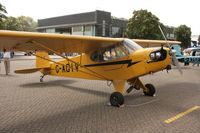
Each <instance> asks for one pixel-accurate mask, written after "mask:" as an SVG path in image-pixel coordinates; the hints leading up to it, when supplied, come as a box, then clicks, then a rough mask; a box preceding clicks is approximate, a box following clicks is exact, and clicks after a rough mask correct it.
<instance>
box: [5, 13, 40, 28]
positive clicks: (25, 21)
mask: <svg viewBox="0 0 200 133" xmlns="http://www.w3.org/2000/svg"><path fill="white" fill-rule="evenodd" d="M36 27H37V23H36V22H35V21H34V20H33V19H32V18H31V17H26V16H20V17H17V18H15V17H8V18H7V19H5V20H4V21H3V29H4V30H15V31H36V30H35V28H36Z"/></svg>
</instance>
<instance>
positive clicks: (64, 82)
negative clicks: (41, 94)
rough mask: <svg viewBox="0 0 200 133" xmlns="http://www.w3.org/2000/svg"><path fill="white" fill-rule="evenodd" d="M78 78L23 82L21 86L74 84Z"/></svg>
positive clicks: (35, 86) (37, 86)
mask: <svg viewBox="0 0 200 133" xmlns="http://www.w3.org/2000/svg"><path fill="white" fill-rule="evenodd" d="M75 82H76V80H69V79H67V80H52V81H45V82H43V83H41V82H37V83H27V84H21V85H20V87H23V88H39V87H40V88H41V87H47V86H59V85H63V84H72V83H75Z"/></svg>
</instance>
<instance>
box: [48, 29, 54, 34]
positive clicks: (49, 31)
mask: <svg viewBox="0 0 200 133" xmlns="http://www.w3.org/2000/svg"><path fill="white" fill-rule="evenodd" d="M46 33H55V29H46Z"/></svg>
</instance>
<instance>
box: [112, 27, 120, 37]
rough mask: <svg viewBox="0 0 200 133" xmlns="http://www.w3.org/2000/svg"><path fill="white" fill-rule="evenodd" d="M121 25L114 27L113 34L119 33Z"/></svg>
mask: <svg viewBox="0 0 200 133" xmlns="http://www.w3.org/2000/svg"><path fill="white" fill-rule="evenodd" d="M119 30H120V28H119V27H112V36H117V35H118V34H119Z"/></svg>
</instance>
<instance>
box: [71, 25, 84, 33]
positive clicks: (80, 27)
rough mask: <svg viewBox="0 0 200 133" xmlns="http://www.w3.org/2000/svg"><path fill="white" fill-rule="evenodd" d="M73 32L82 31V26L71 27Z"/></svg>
mask: <svg viewBox="0 0 200 133" xmlns="http://www.w3.org/2000/svg"><path fill="white" fill-rule="evenodd" d="M72 29H73V32H82V31H83V26H76V27H73V28H72Z"/></svg>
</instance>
